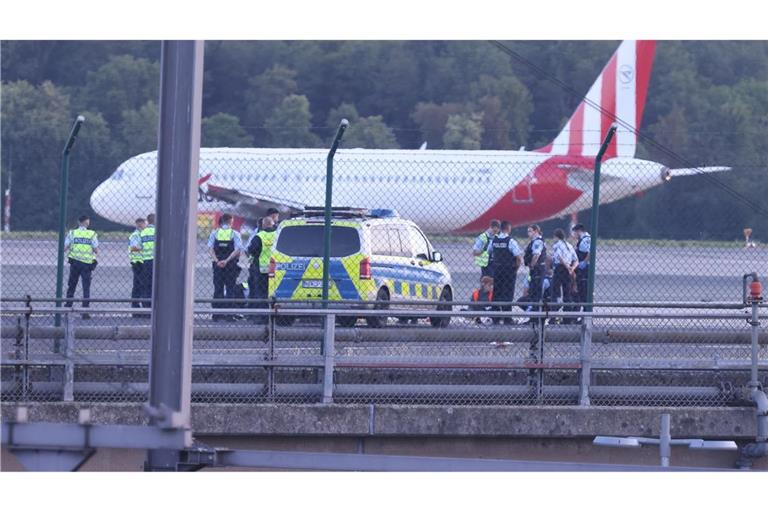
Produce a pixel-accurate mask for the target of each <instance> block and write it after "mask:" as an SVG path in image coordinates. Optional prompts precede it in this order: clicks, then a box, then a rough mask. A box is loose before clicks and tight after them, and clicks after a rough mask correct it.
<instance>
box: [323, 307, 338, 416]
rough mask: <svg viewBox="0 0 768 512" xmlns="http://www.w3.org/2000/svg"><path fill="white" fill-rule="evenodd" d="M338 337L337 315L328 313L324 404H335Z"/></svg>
mask: <svg viewBox="0 0 768 512" xmlns="http://www.w3.org/2000/svg"><path fill="white" fill-rule="evenodd" d="M335 336H336V315H335V314H333V313H328V314H327V315H326V316H325V335H324V336H323V358H324V363H325V364H324V366H323V403H324V404H331V403H333V366H334V357H335V349H334V343H333V342H334V337H335Z"/></svg>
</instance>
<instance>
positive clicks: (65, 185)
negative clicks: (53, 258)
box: [56, 116, 85, 326]
mask: <svg viewBox="0 0 768 512" xmlns="http://www.w3.org/2000/svg"><path fill="white" fill-rule="evenodd" d="M84 122H85V117H83V116H77V119H75V122H74V124H73V125H72V130H71V131H70V132H69V137H68V138H67V143H66V144H65V145H64V151H62V152H61V182H60V185H59V251H58V261H57V263H56V299H58V300H57V302H56V306H57V307H61V299H62V296H61V295H62V288H63V285H64V230H65V229H66V223H67V192H68V191H69V190H68V189H69V154H70V153H71V152H72V146H74V144H75V139H77V134H78V133H79V132H80V127H81V126H82V125H83V123H84ZM60 321H61V318H60V316H59V315H56V325H57V326H58V325H59V323H60Z"/></svg>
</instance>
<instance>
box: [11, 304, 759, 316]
mask: <svg viewBox="0 0 768 512" xmlns="http://www.w3.org/2000/svg"><path fill="white" fill-rule="evenodd" d="M497 304H500V303H497ZM144 311H147V312H148V311H150V310H149V309H143V308H82V307H71V308H54V307H45V308H3V310H2V312H0V314H2V315H18V314H24V315H26V314H44V315H53V314H62V315H68V314H70V313H72V314H79V313H89V314H91V315H111V314H112V315H114V314H132V313H139V312H144ZM214 313H215V314H223V315H234V314H246V315H270V316H271V315H274V316H299V317H309V316H312V317H323V316H328V315H335V316H366V317H368V316H392V317H400V316H402V317H414V316H416V317H422V316H425V315H426V316H430V317H448V316H450V317H469V318H475V317H477V316H482V317H488V318H494V317H501V318H510V317H512V318H550V317H558V318H560V317H562V318H579V317H590V318H602V319H621V318H626V319H657V320H749V319H750V316H749V315H747V314H746V313H731V314H711V313H699V314H696V313H684V314H670V313H612V312H594V311H593V312H587V311H522V310H521V311H435V310H429V311H425V310H423V309H422V310H415V309H383V310H382V309H378V310H373V309H372V310H364V311H363V310H360V309H320V308H315V309H290V308H280V309H278V310H269V309H243V308H226V309H225V308H218V309H215V310H213V309H195V310H194V311H193V314H194V315H210V314H214ZM758 318H759V319H760V320H768V315H759V316H758Z"/></svg>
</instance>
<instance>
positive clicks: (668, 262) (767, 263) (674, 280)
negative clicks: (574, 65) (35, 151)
mask: <svg viewBox="0 0 768 512" xmlns="http://www.w3.org/2000/svg"><path fill="white" fill-rule="evenodd" d="M652 244H653V243H652V242H649V245H645V246H638V245H628V246H626V247H621V246H617V245H615V244H611V245H605V246H602V247H598V251H597V255H598V259H597V269H598V272H597V276H596V282H595V300H596V301H600V302H611V301H640V302H649V301H680V302H699V301H701V302H713V301H716V302H723V301H727V302H731V301H733V302H737V301H740V300H741V279H742V275H743V274H744V273H747V272H757V273H758V274H760V275H768V247H760V248H756V249H744V248H742V247H740V246H738V245H737V244H735V243H734V247H732V248H725V247H722V248H721V247H663V246H662V247H660V246H656V245H652ZM434 245H435V249H436V250H438V251H440V252H442V254H443V257H444V260H445V263H446V265H447V266H448V268H449V270H450V271H451V275H452V278H453V284H454V298H455V300H468V299H469V296H470V294H471V291H472V289H473V288H475V287H476V286H477V281H478V279H479V275H480V272H479V269H478V268H477V267H475V266H474V264H473V258H472V256H471V246H470V245H469V244H463V243H458V242H444V243H442V242H437V243H435V244H434ZM56 250H57V244H56V241H55V240H7V239H6V240H2V241H0V261H1V263H0V295H2V296H3V297H23V296H25V295H27V294H29V295H31V296H32V297H39V298H48V297H53V296H54V295H55V290H56ZM99 250H100V254H99V266H98V268H97V269H96V271H95V272H94V275H93V283H92V286H91V296H92V297H94V298H116V297H123V298H128V297H130V292H131V282H132V281H131V280H132V274H131V270H130V267H129V265H128V256H127V243H124V242H117V241H102V242H101V244H100V247H99ZM246 265H247V261H246V259H245V258H242V259H241V266H242V267H243V272H242V273H241V279H244V278H245V277H246V275H247V270H246ZM65 267H68V265H66V264H65ZM67 273H68V268H65V275H64V286H65V288H66V281H67ZM211 274H212V271H211V267H210V260H209V258H208V254H207V249H206V247H205V243H204V242H203V241H199V242H198V249H197V260H196V273H195V290H196V293H195V296H196V298H208V297H212V295H213V282H212V275H211ZM524 278H525V276H524V272H523V271H521V272H519V273H518V280H517V286H516V294H515V295H516V297H517V296H519V295H520V294H521V293H522V288H523V284H524ZM79 294H80V290H78V292H77V294H76V295H79Z"/></svg>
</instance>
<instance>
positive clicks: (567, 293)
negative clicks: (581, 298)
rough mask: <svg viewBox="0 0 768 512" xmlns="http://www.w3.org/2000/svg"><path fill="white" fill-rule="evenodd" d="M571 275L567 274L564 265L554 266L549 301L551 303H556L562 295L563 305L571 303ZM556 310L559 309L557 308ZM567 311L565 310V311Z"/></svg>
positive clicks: (566, 268)
mask: <svg viewBox="0 0 768 512" xmlns="http://www.w3.org/2000/svg"><path fill="white" fill-rule="evenodd" d="M572 284H573V283H572V282H571V273H570V272H568V267H566V266H565V265H561V264H557V265H555V272H554V276H553V277H552V291H551V294H550V300H551V301H552V302H555V301H557V299H558V298H559V297H560V295H561V293H562V297H563V303H564V304H565V303H568V302H571V285H572ZM557 309H560V308H559V307H558V308H557ZM566 311H567V309H566Z"/></svg>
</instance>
